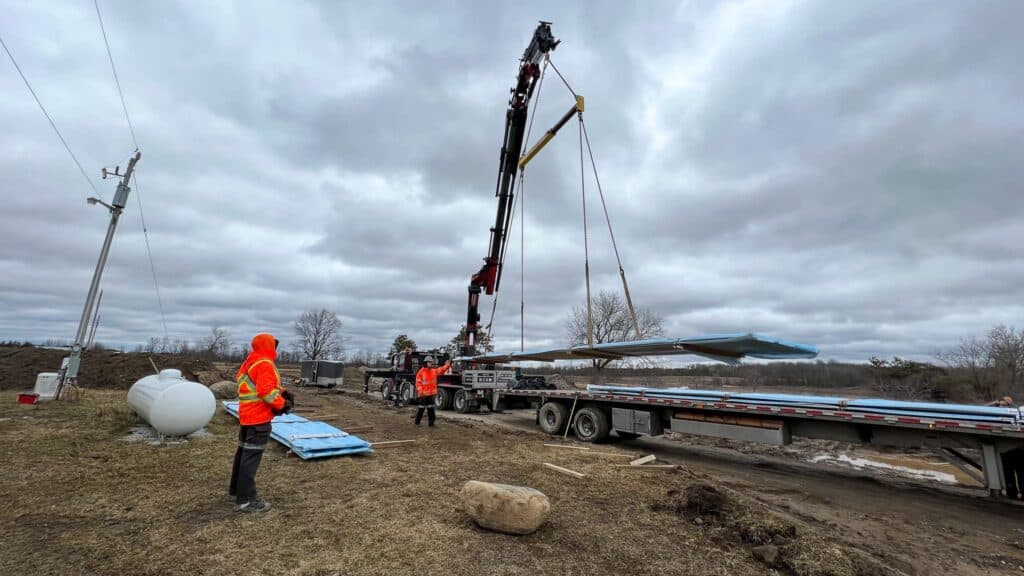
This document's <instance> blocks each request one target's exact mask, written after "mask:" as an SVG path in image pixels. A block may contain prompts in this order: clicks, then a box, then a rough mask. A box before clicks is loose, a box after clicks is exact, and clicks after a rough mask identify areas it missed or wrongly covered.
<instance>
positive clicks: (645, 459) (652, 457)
mask: <svg viewBox="0 0 1024 576" xmlns="http://www.w3.org/2000/svg"><path fill="white" fill-rule="evenodd" d="M657 459H658V457H657V456H655V455H654V454H649V455H647V456H644V457H643V458H637V459H636V460H633V461H632V462H630V463H629V465H630V466H642V465H644V464H647V463H650V462H654V461H655V460H657Z"/></svg>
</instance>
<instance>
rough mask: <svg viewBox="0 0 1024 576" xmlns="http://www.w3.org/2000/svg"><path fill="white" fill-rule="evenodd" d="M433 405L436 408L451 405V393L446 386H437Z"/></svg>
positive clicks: (446, 408) (444, 407)
mask: <svg viewBox="0 0 1024 576" xmlns="http://www.w3.org/2000/svg"><path fill="white" fill-rule="evenodd" d="M434 405H435V406H437V409H438V410H448V409H449V408H451V407H452V393H451V391H450V390H448V389H446V388H441V387H440V386H438V388H437V397H436V398H434Z"/></svg>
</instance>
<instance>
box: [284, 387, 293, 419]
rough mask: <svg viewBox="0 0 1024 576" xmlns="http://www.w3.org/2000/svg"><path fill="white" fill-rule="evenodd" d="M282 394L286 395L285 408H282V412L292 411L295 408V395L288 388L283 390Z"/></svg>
mask: <svg viewBox="0 0 1024 576" xmlns="http://www.w3.org/2000/svg"><path fill="white" fill-rule="evenodd" d="M281 395H282V396H284V408H281V414H287V413H289V412H291V411H292V408H295V396H293V395H292V392H291V390H288V389H287V388H285V389H284V390H282V391H281Z"/></svg>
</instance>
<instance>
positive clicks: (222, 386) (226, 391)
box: [210, 380, 238, 400]
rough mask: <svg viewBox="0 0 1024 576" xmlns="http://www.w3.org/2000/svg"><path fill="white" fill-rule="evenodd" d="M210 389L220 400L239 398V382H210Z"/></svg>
mask: <svg viewBox="0 0 1024 576" xmlns="http://www.w3.org/2000/svg"><path fill="white" fill-rule="evenodd" d="M210 391H211V392H213V395H214V396H216V397H217V398H218V399H220V400H233V399H235V398H238V383H237V382H232V381H230V380H221V381H220V382H217V383H216V384H210Z"/></svg>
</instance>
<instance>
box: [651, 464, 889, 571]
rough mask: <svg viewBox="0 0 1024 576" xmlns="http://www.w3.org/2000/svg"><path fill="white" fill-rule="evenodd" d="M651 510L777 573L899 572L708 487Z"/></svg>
mask: <svg viewBox="0 0 1024 576" xmlns="http://www.w3.org/2000/svg"><path fill="white" fill-rule="evenodd" d="M650 507H651V509H652V510H654V511H657V512H664V513H669V514H673V515H676V516H679V517H682V518H684V519H686V520H688V521H690V522H693V523H694V524H697V525H698V526H703V527H706V529H707V530H708V535H709V536H710V537H711V538H712V540H713V541H715V542H717V543H718V544H719V545H721V546H723V547H733V546H737V545H738V546H743V547H748V548H750V551H751V554H752V556H753V557H754V558H757V559H758V560H759V561H761V562H762V563H763V564H765V565H767V567H770V568H773V569H775V571H776V573H780V572H781V573H782V574H787V575H791V576H893V575H898V574H901V572H899V571H898V570H895V569H893V568H891V567H888V566H885V565H882V564H880V563H879V562H878V561H877V560H875V559H873V558H871V557H869V556H867V555H866V554H864V553H863V552H861V551H860V550H857V549H855V548H853V547H850V546H848V545H846V544H845V543H842V542H839V541H836V540H833V539H830V538H825V537H823V536H822V535H821V534H819V533H816V532H815V531H814V530H811V529H809V528H808V527H807V526H803V525H799V523H798V521H796V520H795V519H792V518H788V517H784V516H782V515H780V514H777V513H775V512H774V511H772V510H769V509H768V508H766V507H764V506H762V505H760V504H759V503H757V502H756V501H755V500H753V499H747V498H738V497H737V496H735V495H734V493H733V492H732V491H726V490H722V489H720V488H718V487H716V486H714V485H713V484H711V483H708V482H695V483H693V484H690V485H689V486H686V487H685V488H684V489H682V490H678V489H672V490H669V491H668V492H667V493H666V494H665V497H664V498H661V499H659V500H658V501H657V502H655V503H653V504H652V505H651V506H650Z"/></svg>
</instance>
